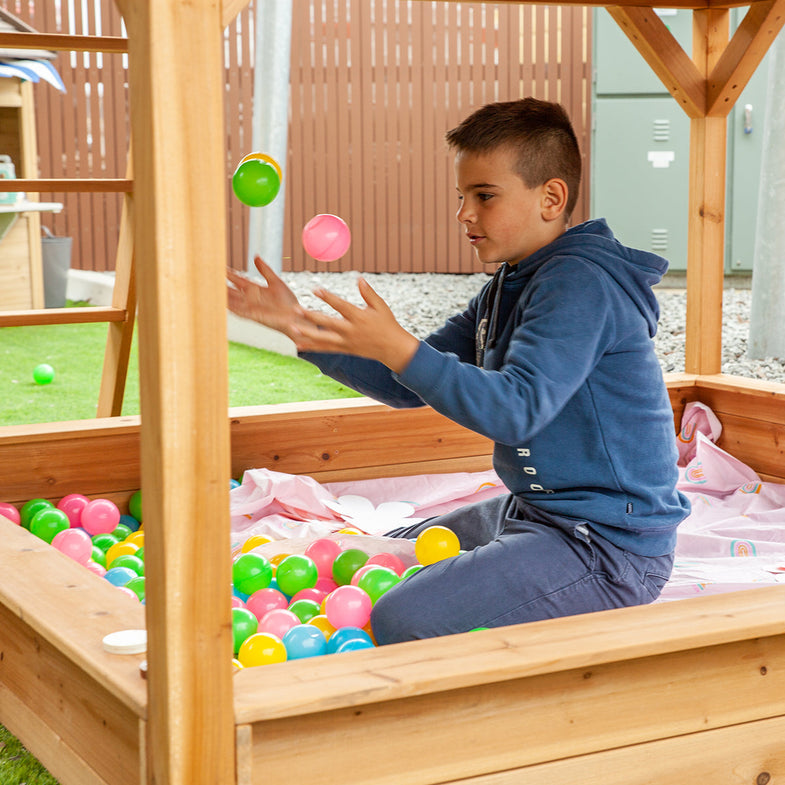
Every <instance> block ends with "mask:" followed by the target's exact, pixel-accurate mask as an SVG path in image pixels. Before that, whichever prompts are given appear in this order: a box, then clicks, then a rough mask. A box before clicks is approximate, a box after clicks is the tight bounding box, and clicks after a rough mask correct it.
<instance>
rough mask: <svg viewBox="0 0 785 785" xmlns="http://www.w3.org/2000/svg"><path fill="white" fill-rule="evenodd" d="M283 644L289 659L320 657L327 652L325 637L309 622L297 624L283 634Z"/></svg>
mask: <svg viewBox="0 0 785 785" xmlns="http://www.w3.org/2000/svg"><path fill="white" fill-rule="evenodd" d="M282 641H283V645H284V646H285V647H286V657H287V659H289V660H300V659H304V658H305V657H320V656H321V655H323V654H327V638H325V637H324V633H323V632H322V631H321V630H320V629H319V628H318V627H314V626H313V625H310V624H298V625H297V626H296V627H292V628H291V629H290V630H287V631H286V633H285V634H284V636H283V638H282Z"/></svg>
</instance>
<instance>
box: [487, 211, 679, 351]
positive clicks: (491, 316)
mask: <svg viewBox="0 0 785 785" xmlns="http://www.w3.org/2000/svg"><path fill="white" fill-rule="evenodd" d="M563 256H570V257H579V258H581V259H585V260H586V261H588V262H591V263H592V264H596V265H598V266H600V267H602V269H603V270H605V271H606V272H607V273H608V274H609V275H610V276H611V277H612V278H613V279H614V280H615V281H616V283H617V284H618V285H619V286H620V287H621V288H622V289H623V290H624V292H625V293H626V294H627V296H628V297H629V298H630V299H631V300H632V301H633V303H634V304H635V307H636V308H637V309H638V311H640V313H641V314H642V315H643V317H644V318H645V319H646V323H647V324H648V327H649V335H650V336H651V337H654V335H655V333H656V332H657V322H658V321H659V318H660V306H659V302H658V301H657V298H656V296H655V294H654V291H653V290H652V287H653V286H654V285H655V284H657V283H659V282H660V281H661V280H662V276H663V275H664V274H665V272H666V271H667V269H668V261H667V260H666V259H664V258H663V257H661V256H658V255H657V254H654V253H650V252H648V251H640V250H637V249H635V248H629V247H627V246H626V245H623V244H622V243H620V242H619V241H618V240H617V239H616V238H615V237H614V235H613V232H612V231H611V230H610V227H609V226H608V224H607V223H606V221H605V219H604V218H597V219H594V220H591V221H585V222H584V223H582V224H578V226H574V227H572V228H570V229H568V230H567V231H566V232H565V233H564V234H562V235H560V236H559V237H558V238H556V240H554V241H553V242H552V243H549V244H548V245H546V246H545V247H544V248H541V249H540V250H539V251H537V252H535V253H533V254H532V255H531V256H528V257H526V258H525V259H522V260H521V261H520V262H519V263H518V264H516V265H510V264H508V263H507V262H505V263H504V264H502V265H501V266H500V267H499V269H498V270H497V271H496V273H495V274H494V276H493V280H492V281H491V282H490V283H489V284H488V286H487V287H486V296H485V297H483V302H482V304H481V307H482V308H483V310H484V312H485V314H487V325H488V337H487V345H488V348H491V347H492V346H493V345H494V344H495V342H496V327H497V324H498V318H499V315H498V311H499V306H500V303H501V296H502V290H503V289H504V287H505V284H506V285H507V286H514V287H515V288H516V289H517V288H519V287H521V286H522V285H524V284H525V283H526V282H527V281H528V280H529V279H530V278H531V277H532V276H533V275H534V273H535V272H536V271H537V270H538V269H539V268H540V267H541V266H542V265H543V264H545V263H546V262H547V263H548V264H558V260H559V257H563Z"/></svg>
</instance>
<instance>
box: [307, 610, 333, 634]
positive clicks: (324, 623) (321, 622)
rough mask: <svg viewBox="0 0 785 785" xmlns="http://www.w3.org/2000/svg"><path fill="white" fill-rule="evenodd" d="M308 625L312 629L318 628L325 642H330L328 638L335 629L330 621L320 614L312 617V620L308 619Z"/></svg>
mask: <svg viewBox="0 0 785 785" xmlns="http://www.w3.org/2000/svg"><path fill="white" fill-rule="evenodd" d="M308 624H310V625H311V626H313V627H318V628H319V629H320V630H321V631H322V633H323V634H324V637H325V639H326V640H328V641H329V640H330V637H331V636H332V634H333V633H334V632H335V627H333V625H332V624H330V620H329V619H328V618H327V617H326V616H325V615H324V614H323V613H320V614H319V615H318V616H314V617H313V618H312V619H309V621H308Z"/></svg>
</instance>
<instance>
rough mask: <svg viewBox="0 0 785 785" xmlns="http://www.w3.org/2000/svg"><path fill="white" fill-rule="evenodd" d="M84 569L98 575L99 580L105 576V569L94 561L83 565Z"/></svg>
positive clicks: (91, 560)
mask: <svg viewBox="0 0 785 785" xmlns="http://www.w3.org/2000/svg"><path fill="white" fill-rule="evenodd" d="M85 567H87V569H88V570H90V572H93V573H95V574H96V575H98V576H99V577H100V578H103V577H104V575H106V567H104V565H103V564H99V563H98V562H97V561H95V560H94V559H90V560H89V561H88V562H87V564H85Z"/></svg>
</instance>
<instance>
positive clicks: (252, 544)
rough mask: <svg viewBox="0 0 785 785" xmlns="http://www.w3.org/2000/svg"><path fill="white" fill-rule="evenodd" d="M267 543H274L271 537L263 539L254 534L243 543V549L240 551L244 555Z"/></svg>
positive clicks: (259, 535)
mask: <svg viewBox="0 0 785 785" xmlns="http://www.w3.org/2000/svg"><path fill="white" fill-rule="evenodd" d="M266 542H272V540H271V539H270V538H269V537H262V535H261V534H253V535H251V536H250V537H249V538H248V539H247V540H246V541H245V542H244V543H243V547H242V548H240V550H241V551H242V552H243V553H248V551H251V550H253V549H254V548H256V546H257V545H264V544H265V543H266Z"/></svg>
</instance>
